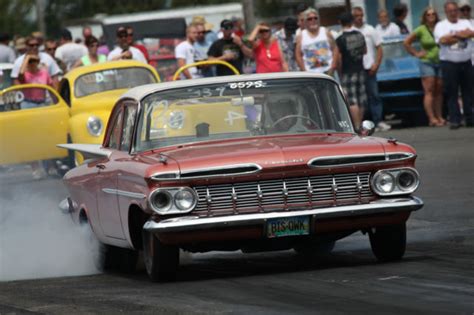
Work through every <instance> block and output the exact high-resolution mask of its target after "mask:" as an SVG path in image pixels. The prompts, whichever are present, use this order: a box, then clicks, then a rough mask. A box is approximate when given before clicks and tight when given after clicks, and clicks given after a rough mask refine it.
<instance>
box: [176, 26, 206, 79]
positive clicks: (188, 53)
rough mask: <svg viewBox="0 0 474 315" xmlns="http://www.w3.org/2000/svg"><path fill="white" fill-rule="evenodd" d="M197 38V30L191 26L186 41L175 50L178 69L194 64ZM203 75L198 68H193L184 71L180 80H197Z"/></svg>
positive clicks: (188, 28)
mask: <svg viewBox="0 0 474 315" xmlns="http://www.w3.org/2000/svg"><path fill="white" fill-rule="evenodd" d="M196 37H197V29H196V26H194V25H190V26H188V27H187V29H186V40H185V41H184V42H181V43H180V44H179V45H178V46H176V48H175V49H174V54H175V57H176V60H177V61H178V68H181V67H183V66H185V65H188V64H191V63H194V55H195V48H194V46H193V44H194V42H195V41H196ZM201 77H202V75H201V73H200V71H199V70H198V69H197V68H196V67H191V68H188V69H186V70H184V71H183V72H182V73H181V76H180V79H181V80H184V79H196V78H201Z"/></svg>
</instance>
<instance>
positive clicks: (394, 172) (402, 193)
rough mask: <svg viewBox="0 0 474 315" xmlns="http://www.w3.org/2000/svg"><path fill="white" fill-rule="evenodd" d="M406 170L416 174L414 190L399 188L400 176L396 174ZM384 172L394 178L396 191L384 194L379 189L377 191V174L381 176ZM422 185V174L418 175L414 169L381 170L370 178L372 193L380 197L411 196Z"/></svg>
mask: <svg viewBox="0 0 474 315" xmlns="http://www.w3.org/2000/svg"><path fill="white" fill-rule="evenodd" d="M404 170H408V171H412V172H414V173H415V175H416V177H417V178H416V179H417V184H416V185H415V186H414V187H413V188H412V189H407V190H404V189H401V188H400V187H399V186H398V182H397V177H398V174H396V172H402V171H404ZM383 172H387V173H390V175H391V176H392V177H393V180H394V189H393V190H392V191H391V192H389V193H383V192H380V191H378V190H377V189H375V185H374V179H375V178H376V177H377V174H380V173H383ZM419 185H420V174H419V173H418V171H417V170H416V169H414V168H412V167H402V168H389V169H383V170H379V171H377V172H376V173H375V174H374V175H373V176H372V177H371V178H370V187H371V189H372V191H373V192H374V193H375V194H377V195H379V196H384V197H385V196H397V195H406V194H411V193H413V192H414V191H415V190H417V189H418V186H419Z"/></svg>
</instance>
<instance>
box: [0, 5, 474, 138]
mask: <svg viewBox="0 0 474 315" xmlns="http://www.w3.org/2000/svg"><path fill="white" fill-rule="evenodd" d="M444 11H445V15H446V19H444V20H442V21H440V20H439V17H438V13H437V12H436V11H435V10H434V9H433V8H432V7H428V8H426V9H425V10H424V11H423V14H422V16H421V17H420V21H421V24H420V26H419V27H417V28H416V29H414V30H412V31H410V30H409V28H408V27H407V25H406V24H405V22H404V20H405V18H406V16H407V14H408V8H407V6H406V5H405V4H403V3H401V4H399V5H397V6H396V7H395V8H394V10H393V12H392V13H393V19H392V20H391V19H390V17H389V12H388V11H386V10H380V11H379V12H378V21H379V24H377V25H376V26H375V27H374V26H372V25H369V24H367V23H366V22H364V21H365V20H364V10H363V8H361V7H353V8H352V11H351V12H345V13H343V14H341V15H340V17H339V21H340V24H341V29H340V31H339V32H336V31H334V30H331V29H329V28H327V27H324V26H322V25H320V16H319V12H318V11H317V10H315V9H314V8H311V7H307V6H305V5H299V6H298V8H297V12H296V16H294V17H288V18H287V19H286V20H285V21H284V23H283V24H282V27H281V28H279V29H275V28H274V27H273V26H272V25H270V24H268V23H265V22H261V23H258V24H257V25H256V26H255V28H254V29H253V30H251V31H250V32H246V31H245V30H244V28H243V21H242V19H231V20H228V19H225V20H223V21H222V22H221V23H220V30H219V32H217V33H216V32H214V31H213V25H212V24H210V23H208V22H207V21H206V19H205V17H203V16H195V17H194V18H193V19H192V21H191V23H190V24H189V25H188V26H187V28H186V38H185V40H184V41H182V42H181V43H180V44H179V45H177V46H176V47H175V51H174V54H175V58H176V60H177V65H178V67H182V66H185V65H191V64H194V63H195V62H197V61H205V60H218V61H223V62H226V63H228V64H230V65H231V66H233V68H235V69H236V70H237V71H239V72H240V73H244V72H256V73H268V72H286V71H309V72H314V73H321V74H326V75H329V76H332V77H334V78H335V79H336V80H338V81H339V82H340V83H341V85H342V87H343V91H344V92H345V94H346V97H347V100H348V101H349V104H350V111H351V114H352V116H353V118H354V122H355V124H356V127H358V126H360V124H361V121H362V119H363V117H365V116H369V117H370V118H371V119H372V121H374V123H375V124H376V128H377V129H378V130H388V129H390V128H391V126H390V125H389V124H387V123H386V122H384V115H383V114H384V113H383V103H382V100H381V98H380V95H379V91H378V85H377V79H376V75H377V72H378V69H379V67H380V65H381V62H382V58H383V50H382V40H383V38H385V37H390V36H397V35H400V34H406V38H405V40H404V46H405V48H406V50H407V51H408V53H410V54H411V55H413V56H415V57H416V58H419V59H420V65H421V67H420V69H421V81H422V86H423V90H424V100H423V105H424V110H425V112H426V116H427V118H428V121H429V125H430V126H433V127H438V126H444V125H446V124H447V121H446V119H445V118H444V117H443V108H442V106H443V97H445V98H446V104H447V107H448V115H449V125H450V128H451V129H457V128H459V127H460V126H461V123H462V122H463V123H464V124H465V125H466V126H472V125H473V124H474V118H473V90H474V89H473V87H474V44H473V38H474V19H472V17H471V6H470V5H469V2H461V3H460V4H458V3H457V2H455V1H447V2H446V3H445V5H444ZM415 41H417V42H419V43H420V48H415V45H414V42H415ZM121 59H134V60H138V61H141V62H144V63H148V62H150V57H149V55H148V52H147V49H146V47H145V46H143V45H141V44H140V43H138V42H136V41H135V40H134V30H133V28H132V27H130V26H126V25H124V26H120V27H118V28H117V29H116V46H115V47H114V48H113V49H112V50H110V51H109V48H108V47H107V46H106V45H105V44H104V42H103V41H102V39H98V38H96V37H95V36H94V35H93V34H92V30H91V28H90V27H84V28H83V38H82V39H81V40H80V43H77V42H76V41H73V38H72V35H71V32H69V31H68V30H67V29H64V30H62V32H61V36H60V38H59V39H58V40H53V39H47V40H44V37H43V35H42V34H41V33H40V32H34V33H32V34H31V36H29V37H26V38H21V37H20V38H15V40H13V41H12V40H11V38H10V36H8V35H7V34H0V63H13V64H14V66H13V70H12V73H11V77H12V79H13V82H14V84H23V83H42V84H48V85H51V86H53V87H55V88H57V85H58V80H59V79H60V77H61V76H63V75H64V74H65V73H67V72H68V71H70V70H72V69H74V68H77V67H81V66H87V65H91V64H95V63H103V62H107V61H113V60H121ZM249 64H250V65H251V64H254V66H253V67H250V69H251V70H249V66H248V65H249ZM233 74H234V71H233V70H232V69H231V68H229V67H227V66H226V65H225V64H222V63H221V64H218V65H213V66H211V65H199V66H191V67H189V68H187V69H185V70H184V71H182V73H181V76H180V79H195V78H201V77H212V76H223V75H233ZM459 95H460V98H459ZM459 104H462V106H460V105H459Z"/></svg>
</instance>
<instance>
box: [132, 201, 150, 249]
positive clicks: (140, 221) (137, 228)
mask: <svg viewBox="0 0 474 315" xmlns="http://www.w3.org/2000/svg"><path fill="white" fill-rule="evenodd" d="M148 217H149V215H148V214H146V213H145V212H143V210H142V209H141V208H140V207H139V206H137V205H131V206H130V208H129V210H128V231H129V233H130V239H131V241H132V244H133V247H134V248H135V249H137V250H141V249H143V241H142V229H143V225H144V224H145V222H146V221H147V220H148Z"/></svg>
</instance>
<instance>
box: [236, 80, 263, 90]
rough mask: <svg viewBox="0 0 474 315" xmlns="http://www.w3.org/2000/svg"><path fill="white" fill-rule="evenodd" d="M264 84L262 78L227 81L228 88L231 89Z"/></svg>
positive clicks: (257, 86) (259, 86) (256, 86)
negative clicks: (245, 80)
mask: <svg viewBox="0 0 474 315" xmlns="http://www.w3.org/2000/svg"><path fill="white" fill-rule="evenodd" d="M264 86H265V84H264V83H263V81H262V80H259V81H247V82H233V83H229V88H231V89H249V88H252V87H253V88H256V89H258V88H262V87H264Z"/></svg>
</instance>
